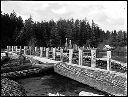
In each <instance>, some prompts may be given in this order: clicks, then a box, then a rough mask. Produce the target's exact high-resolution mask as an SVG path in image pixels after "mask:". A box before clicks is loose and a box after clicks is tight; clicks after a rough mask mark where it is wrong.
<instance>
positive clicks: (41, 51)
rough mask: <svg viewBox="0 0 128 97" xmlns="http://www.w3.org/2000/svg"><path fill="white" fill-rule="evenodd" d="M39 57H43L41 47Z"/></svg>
mask: <svg viewBox="0 0 128 97" xmlns="http://www.w3.org/2000/svg"><path fill="white" fill-rule="evenodd" d="M40 57H43V47H40Z"/></svg>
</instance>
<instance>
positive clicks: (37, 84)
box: [16, 72, 107, 96]
mask: <svg viewBox="0 0 128 97" xmlns="http://www.w3.org/2000/svg"><path fill="white" fill-rule="evenodd" d="M16 81H17V82H18V83H20V84H21V85H22V86H23V87H24V89H25V90H26V94H27V96H48V94H49V93H51V94H56V93H59V94H62V95H65V96H78V95H79V93H80V92H81V91H85V92H91V93H94V94H98V95H104V96H107V94H106V93H104V92H102V91H99V90H96V89H94V88H92V87H89V86H88V85H84V84H82V83H79V82H77V81H75V80H72V79H70V78H67V77H64V76H62V75H59V74H57V73H55V72H52V73H49V74H42V75H37V76H34V77H25V78H22V79H18V80H16Z"/></svg>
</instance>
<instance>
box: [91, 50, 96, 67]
mask: <svg viewBox="0 0 128 97" xmlns="http://www.w3.org/2000/svg"><path fill="white" fill-rule="evenodd" d="M91 67H93V68H95V67H96V50H95V49H91Z"/></svg>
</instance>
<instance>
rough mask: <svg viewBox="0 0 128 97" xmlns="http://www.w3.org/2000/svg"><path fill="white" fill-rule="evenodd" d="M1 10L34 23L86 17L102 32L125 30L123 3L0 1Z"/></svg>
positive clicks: (125, 18) (125, 12)
mask: <svg viewBox="0 0 128 97" xmlns="http://www.w3.org/2000/svg"><path fill="white" fill-rule="evenodd" d="M1 10H2V11H3V12H5V13H11V12H12V10H14V11H15V12H16V13H18V14H19V15H21V16H22V17H23V18H24V19H25V18H26V19H27V18H29V16H30V15H31V16H32V18H33V20H34V21H41V20H50V19H53V20H57V19H59V18H64V19H70V18H74V19H84V18H85V17H86V18H87V20H88V21H89V22H90V23H91V21H92V20H94V22H95V23H97V24H98V25H99V26H100V27H101V28H103V29H104V30H107V29H110V30H113V29H117V30H118V29H127V2H125V1H93V2H92V1H54V2H53V1H38V2H35V1H13V2H12V1H1Z"/></svg>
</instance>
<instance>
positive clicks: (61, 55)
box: [60, 48, 63, 62]
mask: <svg viewBox="0 0 128 97" xmlns="http://www.w3.org/2000/svg"><path fill="white" fill-rule="evenodd" d="M60 61H62V62H63V49H62V48H61V49H60Z"/></svg>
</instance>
